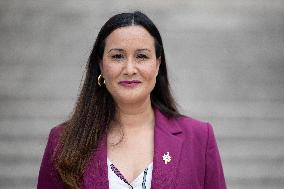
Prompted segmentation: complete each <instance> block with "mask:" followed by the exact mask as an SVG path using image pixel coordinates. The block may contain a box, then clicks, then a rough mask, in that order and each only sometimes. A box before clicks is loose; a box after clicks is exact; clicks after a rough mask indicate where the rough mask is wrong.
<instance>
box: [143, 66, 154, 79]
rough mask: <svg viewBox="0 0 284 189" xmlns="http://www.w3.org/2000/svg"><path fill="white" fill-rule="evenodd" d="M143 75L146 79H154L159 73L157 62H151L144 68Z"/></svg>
mask: <svg viewBox="0 0 284 189" xmlns="http://www.w3.org/2000/svg"><path fill="white" fill-rule="evenodd" d="M143 75H144V78H145V79H146V80H154V79H155V78H156V75H157V67H156V66H155V64H149V65H147V66H146V67H144V69H143Z"/></svg>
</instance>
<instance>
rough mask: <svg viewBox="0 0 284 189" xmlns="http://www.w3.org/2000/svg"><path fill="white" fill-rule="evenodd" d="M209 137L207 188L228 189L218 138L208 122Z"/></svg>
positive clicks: (206, 166) (207, 148)
mask: <svg viewBox="0 0 284 189" xmlns="http://www.w3.org/2000/svg"><path fill="white" fill-rule="evenodd" d="M207 125H208V127H207V129H208V132H207V134H208V137H207V147H206V157H205V158H206V165H205V182H204V183H205V189H226V182H225V177H224V173H223V168H222V162H221V157H220V154H219V150H218V147H217V142H216V138H215V136H214V132H213V128H212V126H211V124H210V123H207Z"/></svg>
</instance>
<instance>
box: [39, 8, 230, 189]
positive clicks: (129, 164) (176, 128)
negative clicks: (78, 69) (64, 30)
mask: <svg viewBox="0 0 284 189" xmlns="http://www.w3.org/2000/svg"><path fill="white" fill-rule="evenodd" d="M86 69H87V73H86V77H85V81H84V84H83V87H82V90H81V94H80V96H79V98H78V101H77V104H76V107H75V109H74V112H73V114H72V116H71V118H70V119H69V120H68V121H66V122H64V123H62V124H60V125H58V126H56V127H54V128H53V129H52V130H51V132H50V135H49V139H48V143H47V146H46V149H45V152H44V156H43V160H42V163H41V168H40V171H39V177H38V188H40V189H45V188H88V189H90V188H96V189H97V188H99V189H107V188H119V189H123V188H139V189H140V188H144V189H145V188H147V189H148V188H152V189H162V188H167V189H171V188H177V189H183V188H184V189H188V188H192V189H209V188H210V189H224V188H226V186H225V179H224V175H223V170H222V165H221V159H220V156H219V152H218V148H217V144H216V140H215V137H214V134H213V130H212V126H211V125H210V124H209V123H206V122H202V121H198V120H195V119H193V118H190V117H186V116H183V115H181V114H180V113H179V112H178V110H177V108H176V105H175V102H174V99H173V97H172V95H171V93H170V90H169V82H168V76H167V68H166V60H165V54H164V49H163V43H162V39H161V36H160V34H159V31H158V29H157V28H156V27H155V25H154V24H153V22H152V21H151V20H150V19H149V18H148V17H147V16H146V15H145V14H143V13H141V12H138V11H136V12H134V13H122V14H118V15H115V16H113V17H112V18H110V19H109V20H108V21H107V22H106V23H105V24H104V26H103V27H102V28H101V30H100V32H99V34H98V36H97V39H96V42H95V45H94V47H93V50H92V52H91V55H90V57H89V61H88V64H87V68H86Z"/></svg>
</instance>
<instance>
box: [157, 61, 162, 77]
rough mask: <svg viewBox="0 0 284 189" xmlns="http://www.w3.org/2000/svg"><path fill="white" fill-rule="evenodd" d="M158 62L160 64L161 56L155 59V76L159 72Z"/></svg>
mask: <svg viewBox="0 0 284 189" xmlns="http://www.w3.org/2000/svg"><path fill="white" fill-rule="evenodd" d="M160 64H161V56H160V57H159V58H157V59H156V68H157V72H156V77H157V75H158V73H159V69H160Z"/></svg>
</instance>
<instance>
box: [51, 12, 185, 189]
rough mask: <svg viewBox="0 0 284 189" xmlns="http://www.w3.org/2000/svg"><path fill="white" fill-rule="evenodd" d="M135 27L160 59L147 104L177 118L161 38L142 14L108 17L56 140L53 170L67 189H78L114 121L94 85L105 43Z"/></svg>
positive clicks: (106, 98) (109, 104)
mask: <svg viewBox="0 0 284 189" xmlns="http://www.w3.org/2000/svg"><path fill="white" fill-rule="evenodd" d="M131 25H139V26H142V27H144V28H145V29H146V30H147V31H148V32H149V33H150V34H151V35H152V36H153V37H154V40H155V51H156V57H157V58H161V64H160V68H159V73H158V75H157V78H156V85H155V87H154V89H153V90H152V92H151V94H150V96H151V104H152V106H154V107H155V108H158V109H159V110H160V111H161V112H162V113H164V114H165V115H166V116H168V117H169V118H174V117H178V116H180V113H179V112H178V110H177V107H176V103H175V101H174V99H173V97H172V95H171V92H170V87H169V81H168V76H167V67H166V60H165V53H164V48H163V43H162V38H161V36H160V33H159V31H158V29H157V27H156V26H155V25H154V23H153V22H152V21H151V20H150V19H149V18H148V17H147V16H146V15H145V14H143V13H141V12H139V11H135V12H133V13H120V14H117V15H115V16H113V17H111V18H110V19H109V20H108V21H107V22H106V23H105V24H104V25H103V27H102V28H101V30H100V32H99V34H98V36H97V39H96V41H95V44H94V47H93V50H92V52H91V55H90V57H89V60H88V63H87V66H86V76H85V80H84V83H83V86H82V89H81V92H80V95H79V96H78V99H77V102H76V106H75V108H74V110H73V112H72V114H71V116H70V118H69V119H68V121H66V122H65V125H64V130H63V133H62V135H61V137H60V142H59V145H58V148H57V149H58V152H57V155H56V157H55V167H56V169H57V171H58V173H59V174H60V176H61V178H62V180H63V182H64V183H65V184H66V185H68V186H69V187H70V188H75V189H78V188H80V183H81V179H82V178H81V177H82V175H83V173H84V170H85V167H86V164H87V161H88V158H89V157H90V154H91V152H92V151H93V150H94V149H96V148H97V146H98V143H99V141H100V139H101V137H102V135H103V134H105V133H106V132H107V131H108V129H109V123H110V122H111V121H112V120H114V116H115V111H116V104H115V102H114V100H113V98H112V96H111V95H110V93H109V92H108V90H107V89H106V87H105V86H102V87H101V86H99V85H98V82H97V81H98V76H99V75H100V74H101V71H100V67H99V62H100V61H101V60H102V57H103V53H104V47H105V39H106V38H107V36H108V35H109V34H110V33H111V32H112V31H114V30H115V29H117V28H120V27H125V26H131Z"/></svg>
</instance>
